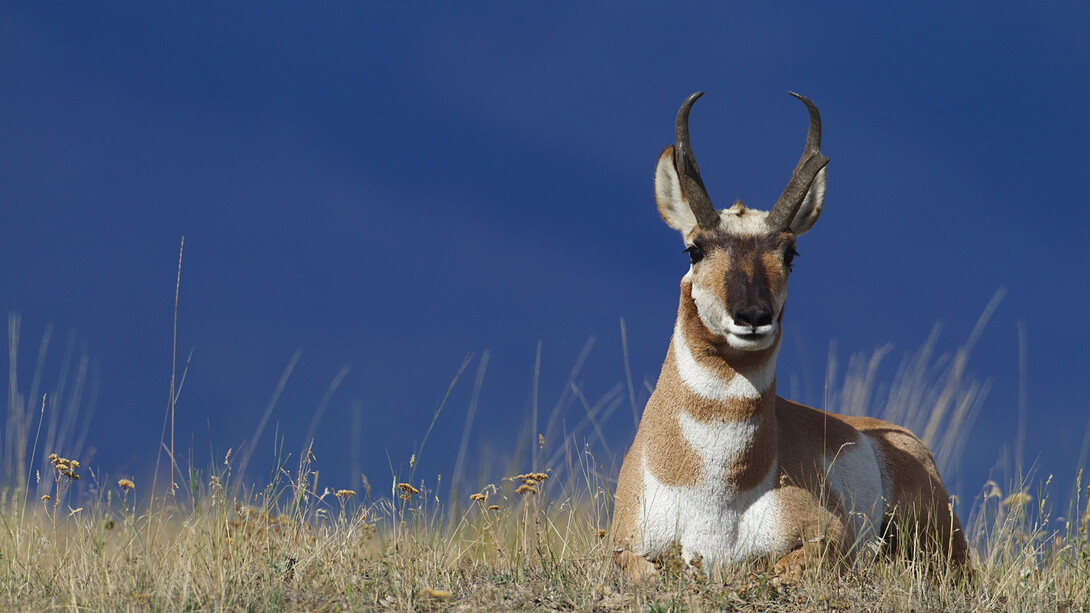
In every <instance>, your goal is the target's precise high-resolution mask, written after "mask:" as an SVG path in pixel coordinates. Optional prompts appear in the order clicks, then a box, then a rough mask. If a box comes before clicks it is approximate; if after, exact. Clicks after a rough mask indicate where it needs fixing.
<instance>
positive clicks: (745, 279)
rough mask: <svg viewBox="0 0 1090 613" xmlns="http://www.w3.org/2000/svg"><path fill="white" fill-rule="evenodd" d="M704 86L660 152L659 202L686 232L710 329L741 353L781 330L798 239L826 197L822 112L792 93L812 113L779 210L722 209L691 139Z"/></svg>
mask: <svg viewBox="0 0 1090 613" xmlns="http://www.w3.org/2000/svg"><path fill="white" fill-rule="evenodd" d="M702 95H704V92H696V93H694V94H693V95H691V96H689V98H688V99H687V100H685V103H684V104H682V105H681V110H679V111H678V114H677V121H676V123H675V126H674V132H675V137H676V142H675V144H673V145H671V146H669V147H667V148H666V150H665V151H663V152H662V155H660V156H659V161H658V167H657V168H656V169H655V200H656V201H657V204H658V209H659V214H660V215H662V218H663V220H665V221H666V223H667V224H668V225H669V226H670V227H671V228H674V229H675V230H678V231H680V232H681V236H682V238H683V239H684V241H685V246H686V249H685V252H686V253H688V254H689V257H690V259H691V260H692V266H691V268H690V269H689V272H688V274H686V275H685V279H684V280H683V282H682V288H683V290H682V291H683V292H684V291H686V289H687V288H689V287H691V292H692V299H693V303H695V305H696V311H697V314H698V315H699V317H700V320H701V322H702V323H703V324H704V327H705V328H707V330H708V331H709V332H710V333H711V334H712V335H713V336H714V337H716V339H717V341H719V342H720V343H723V342H725V344H726V345H727V347H729V348H731V349H733V350H736V351H760V350H764V349H767V348H769V347H770V346H772V345H773V344H774V343H775V342H776V340H777V339H778V338H779V336H780V329H779V328H780V319H781V317H782V314H783V305H784V300H785V299H786V298H787V277H788V273H790V271H791V261H792V259H793V258H794V256H796V255H798V254H797V253H796V252H795V237H796V236H798V235H799V234H802V233H803V232H806V231H807V230H809V229H810V228H811V227H812V226H813V225H814V222H816V221H817V218H818V216H819V215H820V214H821V206H822V203H823V202H824V200H825V165H826V164H828V163H829V160H828V158H826V157H825V156H823V155H822V154H821V116H820V115H819V114H818V110H817V107H816V106H814V104H813V103H812V102H810V101H809V100H808V99H806V98H804V97H802V96H800V95H798V94H795V93H792V94H791V95H792V96H794V97H796V98H798V99H799V100H801V101H802V102H803V103H804V104H805V105H806V108H807V109H809V111H810V128H809V131H808V133H807V136H806V149H805V150H804V151H803V154H802V158H801V159H799V163H798V165H797V166H795V171H794V173H793V174H792V175H791V180H790V181H788V183H787V187H786V188H784V190H783V194H781V195H780V198H779V200H777V201H776V204H775V206H773V207H772V210H771V211H767V212H766V211H758V210H755V209H749V208H746V207H745V206H744V205H743V204H742V203H741V202H740V201H739V202H736V203H735V204H734V205H733V206H731V207H730V208H728V209H723V210H718V211H717V210H716V209H715V208H714V207H713V206H712V202H711V198H709V197H708V192H707V190H705V188H704V182H703V181H702V180H701V178H700V170H699V168H698V167H697V164H696V158H695V157H694V156H693V150H692V147H691V146H690V145H689V111H690V109H692V106H693V103H694V102H696V100H697V98H699V97H700V96H702Z"/></svg>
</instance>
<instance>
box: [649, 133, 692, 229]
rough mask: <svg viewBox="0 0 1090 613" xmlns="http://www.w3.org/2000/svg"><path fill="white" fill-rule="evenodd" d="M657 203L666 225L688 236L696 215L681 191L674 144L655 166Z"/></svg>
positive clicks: (665, 151) (664, 151) (663, 153)
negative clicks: (675, 165) (675, 163)
mask: <svg viewBox="0 0 1090 613" xmlns="http://www.w3.org/2000/svg"><path fill="white" fill-rule="evenodd" d="M655 204H657V205H658V207H659V215H661V216H662V220H663V221H665V222H666V225H668V226H670V227H671V228H673V229H675V230H677V231H679V232H681V236H682V237H685V236H688V235H689V232H690V231H691V230H692V229H693V228H695V227H696V215H694V214H693V210H692V209H691V208H689V203H688V202H687V201H686V200H685V196H684V195H683V194H682V192H681V180H680V179H679V178H678V174H677V168H675V167H674V146H673V145H670V146H669V147H667V148H666V149H664V150H663V152H662V155H660V156H659V162H658V165H657V166H656V167H655Z"/></svg>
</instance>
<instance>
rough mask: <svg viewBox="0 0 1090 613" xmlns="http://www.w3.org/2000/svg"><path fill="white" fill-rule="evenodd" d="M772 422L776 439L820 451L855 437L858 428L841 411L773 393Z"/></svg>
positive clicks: (849, 442)
mask: <svg viewBox="0 0 1090 613" xmlns="http://www.w3.org/2000/svg"><path fill="white" fill-rule="evenodd" d="M776 422H777V427H778V429H779V432H780V439H781V441H783V442H787V441H786V440H785V439H787V440H790V441H791V443H790V444H791V445H795V446H799V447H796V448H800V451H802V450H805V451H808V452H810V453H824V452H825V450H827V449H829V448H830V447H833V448H838V447H840V446H842V445H845V444H851V443H854V442H856V441H857V440H858V437H859V432H858V430H857V429H856V428H855V427H854V426H853V425H852V424H851V423H849V422H848V420H847V419H845V417H844V416H843V415H837V414H836V413H829V412H828V411H822V410H821V409H815V408H814V407H809V406H806V405H805V404H799V403H797V402H793V401H791V400H787V399H785V398H780V397H776Z"/></svg>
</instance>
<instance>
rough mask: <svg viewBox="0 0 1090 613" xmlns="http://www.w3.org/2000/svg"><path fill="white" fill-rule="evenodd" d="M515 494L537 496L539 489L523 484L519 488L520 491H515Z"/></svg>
mask: <svg viewBox="0 0 1090 613" xmlns="http://www.w3.org/2000/svg"><path fill="white" fill-rule="evenodd" d="M515 493H516V494H536V493H537V488H535V487H533V486H532V485H526V484H525V483H523V484H522V485H520V486H518V489H517V490H515Z"/></svg>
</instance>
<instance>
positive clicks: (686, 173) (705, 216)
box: [674, 92, 719, 228]
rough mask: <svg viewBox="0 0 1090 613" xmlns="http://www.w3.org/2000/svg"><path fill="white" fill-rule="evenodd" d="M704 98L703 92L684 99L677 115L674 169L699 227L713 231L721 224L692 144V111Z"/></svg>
mask: <svg viewBox="0 0 1090 613" xmlns="http://www.w3.org/2000/svg"><path fill="white" fill-rule="evenodd" d="M703 95H704V92H694V93H693V94H692V95H691V96H689V97H688V98H686V99H685V102H684V103H682V105H681V109H680V110H678V112H677V121H676V122H675V123H674V141H675V143H674V169H675V170H676V171H677V176H678V179H679V180H680V181H681V193H682V195H683V196H684V197H685V201H686V202H688V203H689V208H690V209H692V211H693V215H694V216H696V223H697V225H699V226H700V227H701V228H714V227H716V226H718V225H719V214H718V213H716V212H715V207H713V206H712V199H711V198H709V197H708V190H707V189H705V188H704V181H703V180H702V179H701V178H700V168H699V167H698V166H697V165H696V156H694V155H693V148H692V146H691V145H690V144H689V111H690V110H691V109H692V108H693V103H694V102H696V100H697V98H700V97H701V96H703Z"/></svg>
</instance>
